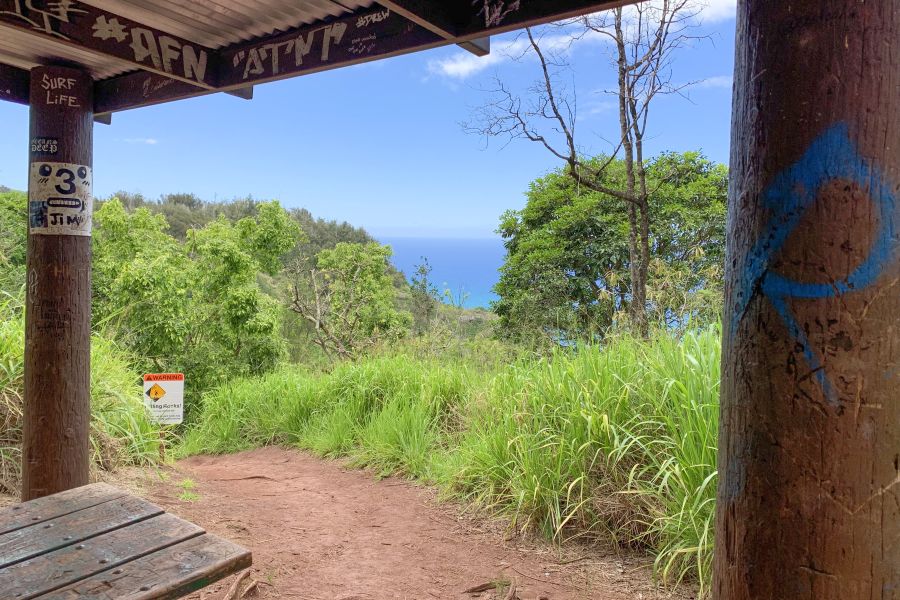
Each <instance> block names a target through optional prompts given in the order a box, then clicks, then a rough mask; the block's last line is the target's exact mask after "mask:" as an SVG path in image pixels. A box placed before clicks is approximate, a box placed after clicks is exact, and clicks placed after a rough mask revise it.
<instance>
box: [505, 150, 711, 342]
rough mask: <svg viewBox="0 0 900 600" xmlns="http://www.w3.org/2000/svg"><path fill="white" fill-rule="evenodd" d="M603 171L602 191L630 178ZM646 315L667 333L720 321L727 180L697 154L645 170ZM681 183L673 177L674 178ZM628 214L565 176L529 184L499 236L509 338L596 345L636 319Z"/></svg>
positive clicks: (613, 169) (619, 164)
mask: <svg viewBox="0 0 900 600" xmlns="http://www.w3.org/2000/svg"><path fill="white" fill-rule="evenodd" d="M593 162H597V163H606V162H608V165H607V167H606V168H605V169H604V179H603V180H602V184H603V185H606V186H617V185H619V184H620V183H621V182H622V180H623V179H624V178H625V177H626V175H625V172H626V166H625V164H624V161H623V160H621V159H620V160H613V161H611V162H609V161H608V158H607V157H598V158H596V159H594V161H593ZM645 171H646V177H647V182H648V184H649V186H650V189H652V190H653V192H652V194H651V195H650V196H649V197H648V199H647V200H648V206H649V208H650V210H649V214H651V215H652V216H653V220H651V222H650V224H649V227H648V232H649V236H648V245H649V246H650V248H651V252H652V256H653V260H652V261H651V263H650V265H649V268H648V296H647V299H646V305H647V308H648V310H650V311H651V314H652V315H653V316H654V319H653V321H655V322H658V323H661V324H662V325H663V326H665V327H667V328H673V327H684V326H686V325H688V324H689V323H690V324H696V323H697V322H709V321H712V320H715V319H716V318H717V316H718V309H719V306H720V290H721V278H722V272H721V261H722V252H723V249H724V225H725V200H726V189H727V170H726V169H725V167H724V166H722V165H717V164H715V163H712V162H711V161H709V160H707V159H706V158H704V157H703V156H702V155H700V154H699V153H696V152H687V153H683V154H676V153H668V154H663V155H661V156H659V157H656V158H655V159H653V160H651V161H648V163H647V165H646V168H645ZM673 173H675V175H672V174H673ZM629 227H630V222H629V214H628V207H627V206H625V205H624V204H623V203H622V202H620V201H619V199H618V198H616V197H613V196H611V195H609V194H605V193H602V192H598V191H595V190H593V189H589V188H584V187H581V186H579V185H578V182H577V181H576V180H574V179H573V178H572V177H570V176H569V175H568V174H567V173H566V170H565V168H562V169H560V170H557V171H555V172H553V173H550V174H549V175H547V176H545V177H542V178H540V179H537V180H536V181H534V182H532V184H531V186H530V188H529V192H528V201H527V204H526V206H525V208H523V209H522V210H519V211H508V212H507V213H506V214H504V215H503V217H502V218H501V224H500V228H499V230H498V232H499V233H500V234H501V235H502V236H503V238H504V239H505V246H506V250H507V257H506V260H505V262H504V264H503V266H502V268H501V276H500V281H499V282H498V284H497V285H496V287H495V288H494V290H495V292H496V293H497V294H498V295H499V296H500V299H499V300H498V301H497V302H496V303H495V304H494V310H495V312H497V313H498V314H499V315H500V324H501V327H502V329H503V331H505V332H507V334H509V335H510V336H512V337H528V336H533V335H535V334H537V335H539V336H542V337H546V336H549V337H551V338H554V339H560V338H562V339H566V340H575V339H593V338H595V337H596V336H597V335H599V334H602V333H603V332H604V331H605V330H606V329H608V328H609V327H610V326H612V325H613V324H614V322H615V321H616V317H617V315H618V314H622V313H626V312H629V305H630V303H632V302H634V299H633V297H632V296H631V294H630V290H631V283H630V277H631V276H632V273H633V269H631V268H630V265H629V260H630V259H631V254H630V252H629V248H628V241H627V237H626V232H627V231H628V229H629Z"/></svg>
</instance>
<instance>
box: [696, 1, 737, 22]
mask: <svg viewBox="0 0 900 600" xmlns="http://www.w3.org/2000/svg"><path fill="white" fill-rule="evenodd" d="M700 4H701V6H702V7H703V12H701V13H700V18H701V20H702V21H703V22H704V23H715V22H716V21H725V20H727V19H732V18H734V14H735V10H736V7H737V0H701V2H700Z"/></svg>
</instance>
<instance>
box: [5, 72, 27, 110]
mask: <svg viewBox="0 0 900 600" xmlns="http://www.w3.org/2000/svg"><path fill="white" fill-rule="evenodd" d="M29 81H31V75H30V74H29V73H28V71H26V70H25V69H19V68H17V67H11V66H9V65H3V64H0V100H7V101H9V102H15V103H16V104H28V85H29Z"/></svg>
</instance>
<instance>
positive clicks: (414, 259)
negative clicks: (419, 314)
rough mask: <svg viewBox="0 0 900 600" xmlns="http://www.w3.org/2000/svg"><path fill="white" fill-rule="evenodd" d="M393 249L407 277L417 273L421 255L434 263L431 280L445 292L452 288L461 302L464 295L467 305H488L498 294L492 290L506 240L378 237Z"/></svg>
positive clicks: (398, 266)
mask: <svg viewBox="0 0 900 600" xmlns="http://www.w3.org/2000/svg"><path fill="white" fill-rule="evenodd" d="M378 241H379V242H380V243H382V244H387V245H389V246H390V247H391V248H392V249H393V250H394V256H393V257H392V259H391V261H392V262H393V264H394V266H395V267H397V268H398V269H400V270H401V271H403V273H404V274H405V275H406V278H407V280H408V279H409V277H410V275H412V274H413V273H415V271H416V265H419V264H421V263H422V257H423V256H424V257H425V258H427V259H428V264H430V265H431V269H432V271H431V276H430V279H431V282H432V284H433V285H434V286H435V287H436V288H437V290H438V293H440V294H442V297H443V292H444V290H445V289H449V290H450V291H451V292H452V294H453V297H454V299H455V300H456V301H457V302H458V299H459V298H460V297H464V298H465V300H464V302H463V306H465V307H466V308H476V307H479V306H480V307H484V308H488V307H489V306H490V303H491V301H492V300H496V299H497V296H496V295H495V294H494V293H493V292H492V291H491V288H493V287H494V284H496V283H497V281H498V280H499V279H500V273H499V271H498V269H499V268H500V266H501V265H502V264H503V257H504V255H505V250H504V248H503V240H502V239H500V238H499V237H496V238H412V237H389V236H385V237H378Z"/></svg>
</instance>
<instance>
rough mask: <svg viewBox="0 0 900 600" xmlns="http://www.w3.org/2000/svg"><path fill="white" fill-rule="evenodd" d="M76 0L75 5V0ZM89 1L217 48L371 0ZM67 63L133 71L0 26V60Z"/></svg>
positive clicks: (103, 72) (96, 70)
mask: <svg viewBox="0 0 900 600" xmlns="http://www.w3.org/2000/svg"><path fill="white" fill-rule="evenodd" d="M75 4H77V3H75ZM84 4H90V5H92V6H96V7H97V8H101V9H103V10H107V11H109V12H111V13H115V14H118V15H120V16H122V17H125V18H128V19H132V20H134V21H137V22H139V23H143V24H145V25H148V26H150V27H154V28H156V29H159V30H162V31H165V32H167V33H171V34H174V35H177V36H180V37H183V38H185V39H187V40H190V41H192V42H194V43H197V44H202V45H204V46H208V47H211V48H221V47H223V46H228V45H231V44H234V43H237V42H241V41H246V40H250V39H253V38H256V37H260V36H263V35H267V34H270V33H273V32H275V31H283V30H286V29H290V28H292V27H297V26H300V25H307V24H310V23H315V22H317V21H321V20H323V19H329V18H332V17H339V16H342V15H346V14H348V13H351V12H355V11H357V10H360V9H363V8H368V7H369V6H371V5H372V4H374V2H373V0H194V1H189V0H92V1H91V2H86V3H84ZM60 59H61V60H66V61H72V62H74V63H77V64H79V65H82V66H84V67H85V68H87V69H88V70H89V71H90V72H91V74H92V76H93V77H94V78H95V79H104V78H107V77H112V76H114V75H119V74H121V73H125V72H127V71H133V70H134V69H135V67H134V65H131V64H129V63H127V62H124V61H121V60H118V59H115V58H111V57H108V56H102V55H100V54H95V53H93V52H88V51H85V50H81V49H78V48H75V47H72V46H70V45H67V44H63V43H59V42H54V41H52V40H48V39H47V38H46V37H43V36H32V35H28V34H26V33H23V32H21V31H17V30H14V29H12V28H9V27H2V26H0V63H5V64H8V65H12V66H16V67H20V68H23V69H29V68H31V67H34V66H37V65H40V64H46V63H47V62H48V60H60Z"/></svg>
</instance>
